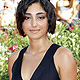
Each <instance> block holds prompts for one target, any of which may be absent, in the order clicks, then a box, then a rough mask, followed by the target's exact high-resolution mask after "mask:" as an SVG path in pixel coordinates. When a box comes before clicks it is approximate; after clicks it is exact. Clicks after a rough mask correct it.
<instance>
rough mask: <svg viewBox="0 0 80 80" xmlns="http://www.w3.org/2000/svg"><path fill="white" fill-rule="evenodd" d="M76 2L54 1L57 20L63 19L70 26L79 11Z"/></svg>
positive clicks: (71, 0) (69, 0)
mask: <svg viewBox="0 0 80 80" xmlns="http://www.w3.org/2000/svg"><path fill="white" fill-rule="evenodd" d="M78 4H79V3H78V1H76V0H58V1H57V3H56V14H57V16H58V20H61V21H65V22H67V23H68V24H69V26H71V24H73V19H75V17H76V15H77V14H78V11H79V9H78Z"/></svg>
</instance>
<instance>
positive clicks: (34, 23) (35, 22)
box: [32, 18, 37, 27]
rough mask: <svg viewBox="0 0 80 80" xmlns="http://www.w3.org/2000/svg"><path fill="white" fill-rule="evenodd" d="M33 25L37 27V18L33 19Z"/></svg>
mask: <svg viewBox="0 0 80 80" xmlns="http://www.w3.org/2000/svg"><path fill="white" fill-rule="evenodd" d="M32 27H37V20H36V19H35V18H33V19H32Z"/></svg>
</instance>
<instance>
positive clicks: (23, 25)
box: [22, 21, 31, 30]
mask: <svg viewBox="0 0 80 80" xmlns="http://www.w3.org/2000/svg"><path fill="white" fill-rule="evenodd" d="M30 26H31V25H30V24H29V23H27V22H26V21H24V22H23V23H22V28H23V30H25V29H28V28H29V27H30Z"/></svg>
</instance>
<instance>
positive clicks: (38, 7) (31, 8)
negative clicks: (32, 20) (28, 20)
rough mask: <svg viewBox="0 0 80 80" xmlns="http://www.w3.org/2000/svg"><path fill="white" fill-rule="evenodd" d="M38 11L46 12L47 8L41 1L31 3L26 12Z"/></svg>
mask: <svg viewBox="0 0 80 80" xmlns="http://www.w3.org/2000/svg"><path fill="white" fill-rule="evenodd" d="M27 12H29V13H38V12H44V13H46V12H45V10H44V9H43V8H42V6H41V5H40V3H33V4H32V5H30V6H29V7H28V9H27V10H26V13H27Z"/></svg>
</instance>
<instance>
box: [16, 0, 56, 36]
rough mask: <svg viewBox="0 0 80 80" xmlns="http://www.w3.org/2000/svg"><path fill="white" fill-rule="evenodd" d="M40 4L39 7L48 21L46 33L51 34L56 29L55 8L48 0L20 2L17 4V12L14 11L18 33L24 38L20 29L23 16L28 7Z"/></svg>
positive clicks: (24, 0) (23, 0) (22, 0)
mask: <svg viewBox="0 0 80 80" xmlns="http://www.w3.org/2000/svg"><path fill="white" fill-rule="evenodd" d="M37 2H38V3H40V5H41V7H42V8H43V9H44V11H45V12H46V14H47V19H48V31H47V32H49V33H51V34H53V33H54V32H55V28H56V14H55V7H54V5H53V4H52V3H51V2H50V0H21V1H20V2H19V4H18V7H17V11H16V22H17V29H18V30H19V33H20V34H21V35H22V36H23V37H25V35H24V31H23V29H22V23H23V22H24V19H25V18H24V16H25V13H26V11H27V9H28V7H29V6H30V5H31V4H33V3H37Z"/></svg>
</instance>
